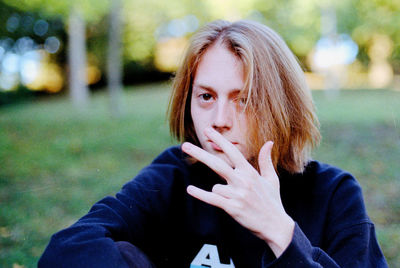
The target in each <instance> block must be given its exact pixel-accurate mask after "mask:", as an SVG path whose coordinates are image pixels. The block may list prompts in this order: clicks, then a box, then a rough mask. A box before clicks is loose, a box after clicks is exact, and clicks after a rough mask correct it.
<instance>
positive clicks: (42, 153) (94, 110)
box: [0, 84, 400, 267]
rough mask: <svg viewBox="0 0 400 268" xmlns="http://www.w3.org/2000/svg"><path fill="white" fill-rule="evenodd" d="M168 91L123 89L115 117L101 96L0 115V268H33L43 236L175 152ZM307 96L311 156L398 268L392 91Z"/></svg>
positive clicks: (399, 185) (398, 142)
mask: <svg viewBox="0 0 400 268" xmlns="http://www.w3.org/2000/svg"><path fill="white" fill-rule="evenodd" d="M169 92H170V91H169V87H168V85H167V84H153V85H144V86H136V87H135V90H126V91H125V93H124V103H123V110H124V114H123V116H122V117H121V118H118V119H115V118H112V117H111V116H110V113H109V109H108V102H107V97H106V95H105V94H104V93H98V94H95V95H94V96H92V98H91V102H90V104H89V106H88V108H87V109H85V110H83V111H79V110H77V109H75V108H74V107H72V106H71V105H70V103H69V101H68V100H67V99H65V98H63V97H60V98H58V97H55V98H51V99H43V100H40V101H36V102H29V103H24V104H18V105H14V106H7V107H0V267H12V266H13V264H18V265H24V266H25V267H35V266H36V263H37V260H38V258H39V256H40V255H41V253H42V252H43V250H44V248H45V246H46V245H47V243H48V241H49V239H50V236H51V234H53V233H54V232H56V231H58V230H60V229H61V228H64V227H67V226H68V225H70V224H71V223H73V222H75V221H76V220H77V219H78V218H79V217H80V216H82V215H83V214H85V213H86V212H87V211H88V210H89V208H90V206H91V205H92V204H93V203H94V202H96V201H98V200H99V199H100V198H102V197H104V196H106V195H113V194H115V192H116V191H118V190H119V189H120V187H121V186H122V185H123V184H124V183H125V182H126V181H128V180H129V179H131V178H132V177H133V176H134V175H135V174H136V173H137V172H138V171H139V170H140V169H141V168H142V167H143V166H145V165H147V164H148V163H149V162H150V161H151V160H152V159H153V158H154V157H155V156H156V155H157V154H159V153H160V152H161V151H162V150H163V149H164V148H166V147H167V146H170V145H172V144H174V141H173V140H172V139H171V138H170V135H169V132H168V126H167V121H166V117H165V110H166V107H167V99H168V96H169ZM314 97H315V101H316V104H317V107H318V114H319V117H320V121H321V125H322V129H321V130H322V134H323V141H322V144H321V146H320V147H319V149H318V150H317V151H316V152H315V158H316V159H318V160H321V161H324V162H328V163H330V164H334V165H337V166H340V167H341V168H343V169H346V170H349V171H350V172H352V173H353V174H354V175H355V176H356V177H357V178H358V180H359V181H360V183H361V185H362V187H363V191H364V195H365V199H366V205H367V209H368V212H369V214H370V217H371V218H372V219H373V221H374V222H375V223H376V227H377V233H378V238H379V242H380V244H381V246H382V249H383V250H384V254H385V256H386V257H387V259H388V261H389V264H390V266H391V267H399V266H398V263H400V257H399V256H398V252H399V251H400V175H399V172H398V171H397V169H398V166H399V162H400V161H399V160H400V127H399V126H400V92H395V91H343V92H341V93H340V95H339V96H337V97H336V98H333V99H329V98H326V96H325V95H324V93H323V92H320V91H318V92H317V91H316V92H314ZM396 265H397V266H396Z"/></svg>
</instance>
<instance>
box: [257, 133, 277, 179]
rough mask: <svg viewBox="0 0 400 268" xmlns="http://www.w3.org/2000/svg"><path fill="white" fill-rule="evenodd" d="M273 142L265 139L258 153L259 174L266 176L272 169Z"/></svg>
mask: <svg viewBox="0 0 400 268" xmlns="http://www.w3.org/2000/svg"><path fill="white" fill-rule="evenodd" d="M273 145H274V143H273V142H272V141H267V142H266V143H265V144H264V145H263V147H261V150H260V152H259V154H258V166H259V167H260V173H261V176H263V177H267V176H268V173H270V172H271V170H272V171H273V172H275V171H274V164H273V163H272V158H271V152H272V146H273Z"/></svg>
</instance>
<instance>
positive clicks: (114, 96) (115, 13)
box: [107, 0, 122, 117]
mask: <svg viewBox="0 0 400 268" xmlns="http://www.w3.org/2000/svg"><path fill="white" fill-rule="evenodd" d="M110 1H111V9H110V14H109V24H110V25H109V27H108V29H109V30H108V31H109V36H108V60H107V67H108V68H107V69H108V70H107V74H108V90H109V94H110V108H111V113H112V115H113V116H115V117H118V116H119V115H120V113H121V103H120V98H121V91H122V68H121V67H122V65H121V7H122V6H121V4H122V3H121V0H110Z"/></svg>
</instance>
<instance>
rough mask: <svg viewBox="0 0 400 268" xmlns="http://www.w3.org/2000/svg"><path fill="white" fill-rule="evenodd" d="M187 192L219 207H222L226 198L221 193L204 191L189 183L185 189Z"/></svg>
mask: <svg viewBox="0 0 400 268" xmlns="http://www.w3.org/2000/svg"><path fill="white" fill-rule="evenodd" d="M186 191H187V193H188V194H190V195H191V196H193V197H194V198H197V199H199V200H201V201H203V202H205V203H207V204H210V205H212V206H216V207H219V208H222V209H224V208H225V204H226V200H227V199H225V198H224V197H222V196H221V195H218V194H216V193H214V192H207V191H204V190H202V189H200V188H197V187H196V186H193V185H189V186H188V187H187V189H186Z"/></svg>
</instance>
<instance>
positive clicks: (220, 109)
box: [212, 100, 233, 133]
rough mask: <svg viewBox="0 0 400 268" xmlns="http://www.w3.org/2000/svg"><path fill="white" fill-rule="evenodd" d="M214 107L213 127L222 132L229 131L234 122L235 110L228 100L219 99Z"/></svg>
mask: <svg viewBox="0 0 400 268" xmlns="http://www.w3.org/2000/svg"><path fill="white" fill-rule="evenodd" d="M216 104H217V105H215V107H214V114H213V125H212V126H213V128H214V129H215V130H217V131H218V132H220V133H223V132H225V131H228V130H229V129H231V127H232V123H233V111H232V109H231V107H230V105H229V102H228V101H225V100H218V101H217V103H216Z"/></svg>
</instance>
